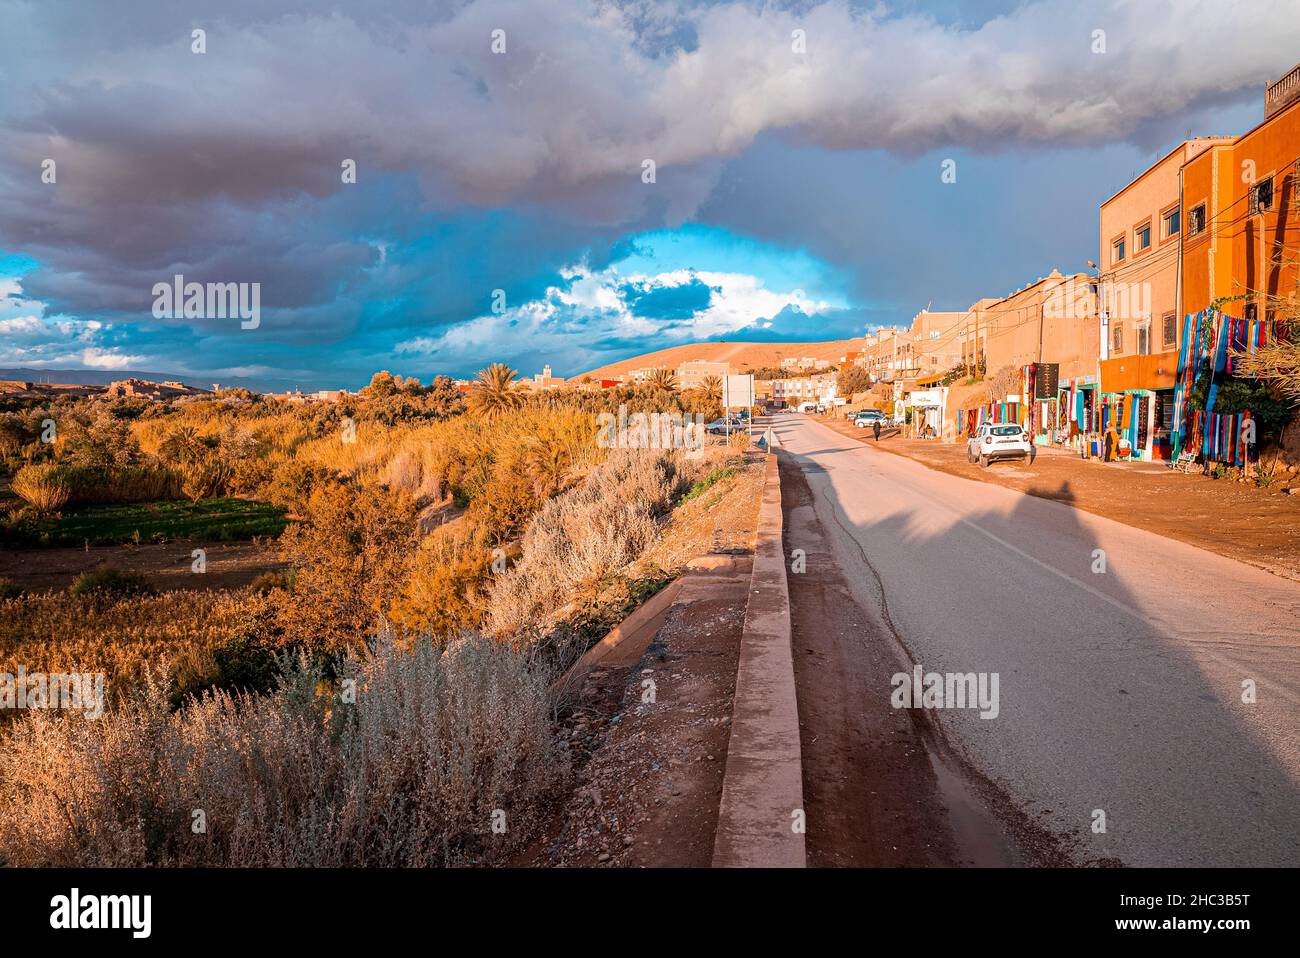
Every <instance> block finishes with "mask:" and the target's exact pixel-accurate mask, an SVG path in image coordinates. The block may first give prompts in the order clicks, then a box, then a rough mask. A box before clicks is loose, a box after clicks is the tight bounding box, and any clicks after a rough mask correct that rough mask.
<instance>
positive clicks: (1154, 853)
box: [771, 414, 1300, 866]
mask: <svg viewBox="0 0 1300 958" xmlns="http://www.w3.org/2000/svg"><path fill="white" fill-rule="evenodd" d="M771 422H772V425H773V429H774V431H775V433H776V435H777V439H778V442H779V444H780V447H781V449H782V450H783V451H784V454H785V455H788V456H790V457H791V458H792V459H793V461H794V462H795V463H797V464H798V466H799V467H800V468H801V469H802V470H803V472H804V475H805V477H806V479H807V483H808V486H809V488H810V489H811V491H812V495H813V499H814V507H815V509H816V512H817V516H818V519H819V521H820V523H821V525H822V526H823V527H824V528H826V529H828V530H831V534H830V538H831V552H832V554H833V555H834V557H835V560H836V562H837V564H838V565H839V568H840V570H841V571H842V572H843V574H844V576H845V577H846V579H847V580H848V582H849V583H850V587H851V588H853V589H855V590H857V593H856V594H857V595H858V596H859V601H860V603H861V604H862V606H863V607H864V608H865V609H866V611H867V613H868V616H869V617H871V618H873V619H874V621H873V622H872V623H870V627H869V628H867V629H864V630H863V632H862V633H861V634H856V635H855V634H846V635H844V636H843V641H845V642H852V641H864V642H865V641H879V639H878V638H871V637H872V636H879V635H881V634H884V635H892V636H893V637H894V639H895V640H896V641H897V642H899V643H901V645H902V648H903V650H904V653H905V655H904V658H905V659H910V660H911V662H912V663H913V664H919V665H921V666H922V667H923V669H924V671H925V672H938V673H949V672H951V673H963V674H965V673H972V672H973V673H996V674H997V677H998V711H997V716H996V717H995V718H981V717H980V712H979V711H978V710H977V709H973V708H965V709H959V708H944V709H932V710H930V712H931V716H932V718H933V719H936V720H937V721H938V724H939V726H940V728H941V729H942V734H943V735H944V737H945V738H946V739H947V741H948V743H949V744H950V745H951V746H952V747H953V748H954V749H956V750H957V751H958V752H959V753H960V754H962V755H963V756H964V757H965V759H966V761H967V762H968V763H969V764H970V765H972V766H973V767H974V768H976V769H977V770H979V771H980V772H981V773H982V774H983V775H984V776H986V777H987V778H988V779H990V780H992V781H993V782H994V783H996V784H997V785H998V786H999V787H1000V788H1001V789H1002V791H1003V792H1005V793H1006V794H1007V795H1009V796H1010V797H1011V800H1013V801H1014V802H1016V803H1017V804H1018V806H1019V808H1020V809H1021V810H1022V811H1023V812H1024V813H1025V814H1026V815H1029V816H1032V817H1033V819H1034V820H1036V821H1038V822H1040V823H1041V824H1042V825H1043V826H1044V827H1045V828H1047V829H1048V830H1050V831H1051V832H1052V833H1054V834H1058V835H1061V836H1065V837H1067V838H1068V840H1069V841H1070V842H1071V843H1072V845H1073V849H1074V857H1075V858H1076V859H1077V860H1078V861H1079V862H1080V863H1099V862H1101V863H1119V864H1124V865H1130V866H1177V865H1185V866H1191V865H1211V866H1215V865H1223V866H1227V865H1241V866H1252V865H1254V866H1261V865H1267V866H1283V865H1288V866H1296V865H1300V584H1297V583H1294V582H1290V581H1288V580H1285V579H1281V578H1277V577H1275V576H1272V575H1270V574H1268V573H1266V572H1263V571H1260V570H1257V569H1254V568H1252V567H1249V566H1246V565H1243V564H1241V563H1238V562H1234V561H1233V560H1230V559H1226V558H1223V557H1220V556H1216V555H1213V554H1211V553H1208V552H1204V551H1201V550H1199V549H1196V548H1193V547H1191V546H1188V545H1185V544H1183V543H1179V542H1175V541H1173V540H1170V539H1165V538H1162V537H1160V536H1156V535H1152V534H1151V533H1147V532H1144V531H1141V530H1139V529H1135V528H1132V527H1129V526H1125V525H1123V524H1121V523H1118V522H1114V521H1111V520H1109V519H1104V518H1100V517H1098V516H1093V515H1090V514H1087V513H1084V512H1081V511H1077V510H1075V509H1073V508H1072V507H1070V506H1069V505H1065V504H1063V503H1060V502H1052V501H1048V500H1046V499H1043V498H1040V497H1037V496H1030V495H1025V494H1022V493H1019V492H1016V491H1013V490H1010V489H1005V488H1001V487H999V486H996V485H993V484H990V483H981V482H977V481H969V480H965V479H960V478H957V477H954V476H951V475H947V474H945V473H940V472H935V471H933V470H930V469H927V468H926V467H924V466H922V465H920V464H918V463H916V462H913V461H912V460H909V459H906V458H903V457H901V456H896V455H892V454H890V453H886V452H881V451H877V450H874V449H872V448H870V447H869V445H864V444H862V443H859V442H856V441H854V440H852V439H849V438H847V437H845V436H842V435H840V434H839V433H837V432H835V431H834V430H831V429H829V428H827V427H825V426H823V425H821V424H819V423H817V422H815V421H814V420H812V419H811V418H810V417H807V416H802V415H798V414H783V415H778V416H776V417H774V418H773V419H772V421H771ZM977 468H978V467H977V466H974V465H972V466H971V469H972V470H975V469H977ZM993 468H995V469H999V468H1000V469H1022V470H1028V471H1030V472H1032V469H1033V467H1032V466H1027V465H1019V464H998V465H994V467H993ZM1053 492H1054V493H1056V494H1057V495H1062V494H1065V495H1068V490H1053ZM797 548H799V543H798V542H796V541H788V542H787V543H786V551H787V552H791V551H792V550H794V549H797ZM1098 550H1100V553H1099V552H1098ZM1102 553H1104V563H1105V571H1104V572H1102V571H1094V570H1098V569H1100V568H1101V561H1100V560H1101V559H1102V558H1103V556H1102ZM806 574H810V575H813V574H816V570H815V569H812V568H810V569H809V570H808V572H807V573H806ZM848 631H850V632H851V630H848ZM1243 683H1248V684H1250V685H1253V688H1254V690H1255V692H1254V694H1255V697H1256V700H1255V701H1254V702H1253V703H1247V702H1244V701H1243V695H1244V694H1246V691H1245V689H1244V687H1243ZM986 687H987V686H986ZM872 694H881V693H880V692H879V691H878V690H877V691H875V692H873V693H872ZM1103 814H1104V831H1101V830H1099V825H1100V824H1102V822H1103V819H1102V818H1101V816H1102V815H1103Z"/></svg>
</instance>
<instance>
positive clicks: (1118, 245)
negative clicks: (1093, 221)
mask: <svg viewBox="0 0 1300 958" xmlns="http://www.w3.org/2000/svg"><path fill="white" fill-rule="evenodd" d="M1110 252H1111V262H1114V263H1122V262H1124V240H1122V239H1117V240H1115V242H1113V243H1111V244H1110Z"/></svg>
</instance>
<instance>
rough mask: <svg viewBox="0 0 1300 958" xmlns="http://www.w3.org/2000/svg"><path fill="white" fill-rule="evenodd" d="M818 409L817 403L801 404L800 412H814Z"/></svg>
mask: <svg viewBox="0 0 1300 958" xmlns="http://www.w3.org/2000/svg"><path fill="white" fill-rule="evenodd" d="M816 408H817V404H816V403H815V402H801V403H800V404H799V411H800V412H812V411H813V410H814V409H816Z"/></svg>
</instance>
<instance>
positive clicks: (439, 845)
mask: <svg viewBox="0 0 1300 958" xmlns="http://www.w3.org/2000/svg"><path fill="white" fill-rule="evenodd" d="M350 668H351V670H352V672H351V674H352V675H353V677H355V679H356V681H357V694H356V701H355V704H351V705H348V704H342V703H341V701H340V699H339V697H338V695H337V694H336V693H335V694H331V695H328V696H326V695H322V694H320V693H319V691H318V690H319V688H320V685H321V682H322V679H323V676H322V675H321V674H320V673H319V672H316V671H314V670H313V669H312V668H310V667H309V666H307V665H306V664H305V661H304V663H303V664H302V665H301V667H300V669H299V670H297V671H295V672H293V673H291V674H290V676H289V677H288V678H287V679H286V681H285V683H284V685H283V686H282V688H281V689H280V690H279V691H278V692H275V693H272V694H270V695H266V696H253V697H245V698H232V697H230V696H228V695H226V694H225V693H216V694H212V695H208V696H205V697H204V698H203V699H201V700H198V701H193V702H192V703H191V704H189V705H188V706H186V707H185V708H183V709H181V710H180V711H177V712H171V711H169V710H168V707H167V703H166V699H165V696H164V695H163V694H162V690H161V689H158V688H152V689H148V690H146V691H144V692H141V693H139V694H137V695H135V696H133V697H132V699H131V700H130V701H129V702H127V703H125V704H124V705H123V706H122V707H120V708H119V709H117V710H115V711H110V712H108V713H106V714H105V715H104V716H103V717H102V718H100V719H98V720H93V721H90V720H86V719H84V718H82V717H81V716H79V715H61V714H58V713H56V712H31V713H29V714H27V715H25V716H24V717H23V718H22V719H21V720H19V721H18V722H15V723H13V725H12V726H11V727H10V728H9V729H8V731H7V732H6V733H5V738H4V741H3V742H0V861H4V862H5V863H7V864H10V865H20V866H27V865H32V866H47V865H48V866H64V867H74V866H75V867H95V866H108V867H140V866H159V865H163V866H173V865H174V866H179V865H214V866H242V867H268V866H415V867H421V866H430V865H455V864H464V863H470V862H478V861H485V860H493V859H496V858H499V857H500V856H501V855H502V854H503V853H504V852H505V851H507V850H509V849H510V848H511V847H513V846H514V845H515V843H516V842H517V840H518V838H519V836H523V835H527V834H528V833H529V828H528V824H529V823H530V822H531V821H535V820H536V817H537V814H538V810H539V808H540V807H541V805H542V803H543V802H544V800H545V799H546V798H547V797H548V796H550V795H551V794H552V792H553V791H554V788H555V786H556V785H557V784H559V783H560V782H561V781H562V779H563V776H564V773H565V767H564V764H563V762H562V760H561V759H560V758H559V752H558V750H557V748H556V745H555V742H554V740H553V738H552V735H551V729H550V725H549V722H548V713H549V706H548V697H547V688H548V678H549V677H548V675H547V674H545V673H542V672H539V671H537V670H535V669H534V668H533V667H531V666H530V664H529V662H528V661H527V659H526V657H525V656H523V655H521V654H519V653H518V652H516V651H514V650H512V649H511V648H510V646H509V645H507V644H504V643H498V642H493V641H490V640H487V639H484V638H482V637H478V636H473V635H467V636H465V637H463V638H462V639H460V640H458V641H456V642H454V643H452V644H451V645H450V646H449V647H447V648H446V649H445V654H444V650H443V649H442V648H440V647H435V646H434V645H433V644H432V643H430V642H428V641H422V642H417V643H415V646H414V647H413V648H411V649H409V650H403V649H401V648H399V647H398V646H397V644H396V643H395V642H393V641H392V639H391V637H388V638H385V639H384V640H383V641H381V642H380V644H379V645H378V647H377V648H376V650H375V652H374V653H373V654H371V655H368V656H366V658H365V659H364V660H359V661H358V660H352V661H351V662H350ZM196 808H201V809H203V811H204V813H205V816H206V824H207V831H206V833H204V834H198V835H196V834H195V833H194V832H193V831H192V828H191V824H192V821H193V819H192V813H193V810H194V809H196ZM498 809H499V810H503V811H504V812H505V815H506V825H507V831H506V832H505V833H504V834H503V835H494V834H493V833H492V824H493V814H494V812H495V811H496V810H498Z"/></svg>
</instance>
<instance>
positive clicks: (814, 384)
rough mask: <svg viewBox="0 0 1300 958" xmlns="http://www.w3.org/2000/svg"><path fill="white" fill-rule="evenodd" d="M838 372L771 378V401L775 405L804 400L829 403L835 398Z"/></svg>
mask: <svg viewBox="0 0 1300 958" xmlns="http://www.w3.org/2000/svg"><path fill="white" fill-rule="evenodd" d="M837 379H838V374H837V373H834V372H829V373H818V374H817V375H815V376H797V377H795V378H793V379H774V380H772V402H773V403H774V404H775V405H777V406H798V405H799V404H800V403H804V402H818V403H829V402H830V401H831V400H832V399H834V398H835V395H836V393H835V387H836V381H837Z"/></svg>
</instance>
